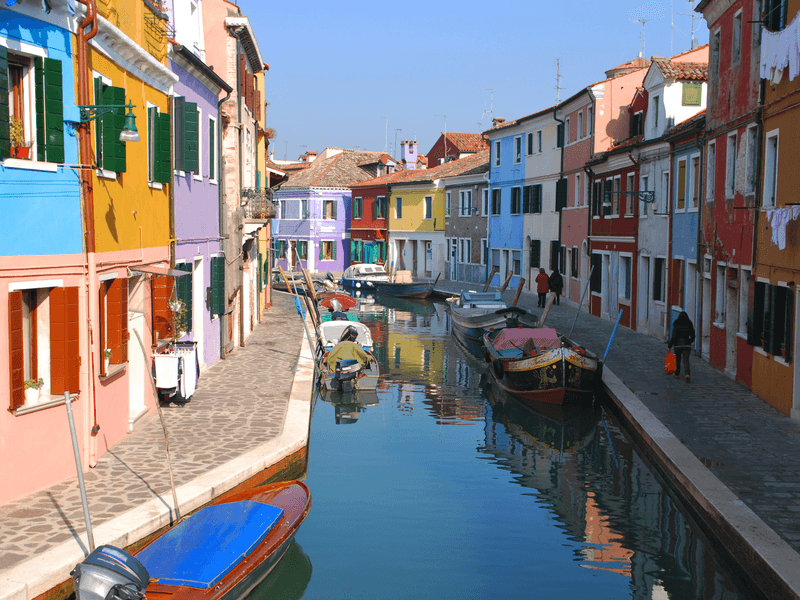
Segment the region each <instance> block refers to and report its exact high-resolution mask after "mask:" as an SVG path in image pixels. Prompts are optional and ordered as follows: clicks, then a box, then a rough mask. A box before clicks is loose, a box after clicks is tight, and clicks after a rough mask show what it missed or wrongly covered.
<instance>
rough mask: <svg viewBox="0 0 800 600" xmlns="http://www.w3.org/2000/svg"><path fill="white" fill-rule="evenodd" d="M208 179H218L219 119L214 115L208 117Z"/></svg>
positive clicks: (213, 180)
mask: <svg viewBox="0 0 800 600" xmlns="http://www.w3.org/2000/svg"><path fill="white" fill-rule="evenodd" d="M167 164H169V163H167ZM208 179H209V180H210V181H211V182H212V183H213V182H215V181H216V180H217V120H216V119H214V118H213V117H209V118H208Z"/></svg>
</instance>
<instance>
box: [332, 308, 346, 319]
mask: <svg viewBox="0 0 800 600" xmlns="http://www.w3.org/2000/svg"><path fill="white" fill-rule="evenodd" d="M347 320H348V319H347V314H345V313H343V312H342V311H340V310H335V311H333V314H332V315H331V321H347Z"/></svg>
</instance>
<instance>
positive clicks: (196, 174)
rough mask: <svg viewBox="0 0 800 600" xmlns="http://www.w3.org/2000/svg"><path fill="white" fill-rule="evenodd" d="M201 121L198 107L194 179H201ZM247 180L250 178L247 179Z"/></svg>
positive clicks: (201, 116)
mask: <svg viewBox="0 0 800 600" xmlns="http://www.w3.org/2000/svg"><path fill="white" fill-rule="evenodd" d="M202 122H203V111H202V110H200V109H199V108H198V109H197V169H195V171H194V179H195V180H196V181H203V162H202V161H201V160H200V157H201V156H203V136H202V135H200V123H202ZM259 177H260V173H259ZM248 181H250V180H249V179H248ZM256 187H261V184H260V183H257V184H256Z"/></svg>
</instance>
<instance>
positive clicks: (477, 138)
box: [443, 132, 489, 152]
mask: <svg viewBox="0 0 800 600" xmlns="http://www.w3.org/2000/svg"><path fill="white" fill-rule="evenodd" d="M443 135H444V136H445V137H446V138H447V142H448V143H450V144H452V145H453V146H455V147H456V148H457V149H458V151H459V152H480V151H481V150H483V149H484V148H486V147H487V146H488V144H489V142H488V141H486V139H485V138H484V137H483V134H482V133H455V132H450V133H447V134H443Z"/></svg>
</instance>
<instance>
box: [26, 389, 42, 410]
mask: <svg viewBox="0 0 800 600" xmlns="http://www.w3.org/2000/svg"><path fill="white" fill-rule="evenodd" d="M37 404H39V388H25V406H36V405H37Z"/></svg>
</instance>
